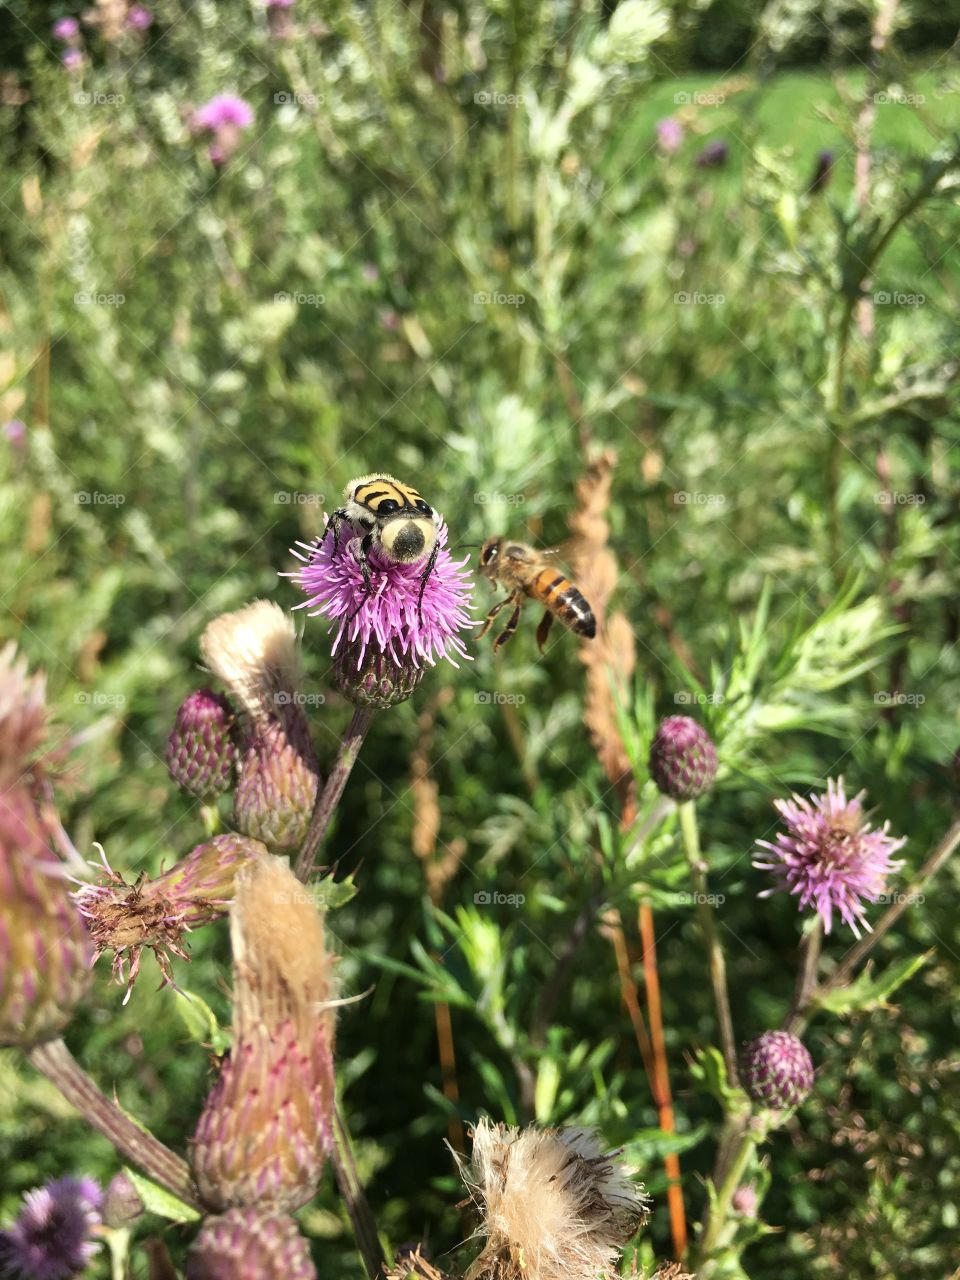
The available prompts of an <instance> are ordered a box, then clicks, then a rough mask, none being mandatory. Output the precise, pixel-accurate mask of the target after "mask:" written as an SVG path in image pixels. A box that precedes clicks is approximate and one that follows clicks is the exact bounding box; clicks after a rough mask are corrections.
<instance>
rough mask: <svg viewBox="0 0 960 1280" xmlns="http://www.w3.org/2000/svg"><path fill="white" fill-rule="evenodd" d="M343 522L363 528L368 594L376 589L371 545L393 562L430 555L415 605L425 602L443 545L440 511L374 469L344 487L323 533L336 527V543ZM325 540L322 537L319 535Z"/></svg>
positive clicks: (361, 559)
mask: <svg viewBox="0 0 960 1280" xmlns="http://www.w3.org/2000/svg"><path fill="white" fill-rule="evenodd" d="M344 524H349V525H352V526H353V527H354V528H355V529H360V530H362V531H363V537H362V538H361V539H360V548H359V551H358V553H357V560H358V563H359V565H360V572H361V573H362V574H363V582H364V586H365V588H366V593H367V595H370V593H371V591H372V590H373V584H372V582H371V579H370V561H369V555H370V552H371V550H372V549H373V548H374V547H376V548H377V550H378V551H379V552H380V553H381V554H382V555H383V556H385V557H386V558H387V559H388V560H392V561H393V562H394V564H416V563H417V562H418V561H420V560H426V565H425V566H424V570H423V573H421V575H420V596H419V599H418V601H417V608H418V609H421V608H422V606H423V591H424V588H425V586H426V585H427V579H428V578H429V577H430V574H431V573H432V572H433V567H434V565H435V564H436V563H437V553H438V552H439V550H440V543H439V541H438V532H439V529H440V514H439V512H437V511H434V509H433V508H432V507H431V506H429V505H428V504H427V503H426V502H424V500H423V498H421V496H420V494H419V493H418V492H417V491H416V489H413V488H411V487H410V485H408V484H403V483H402V481H400V480H395V479H394V478H393V476H388V475H384V474H382V473H381V472H374V474H373V475H369V476H358V477H357V479H356V480H351V481H350V483H349V484H348V485H347V487H346V488H345V489H344V491H343V502H342V505H341V506H339V507H338V508H337V510H336V511H334V513H333V514H332V515H331V517H330V519H329V520H328V521H327V527H326V529H324V531H323V536H324V538H325V537H326V536H327V534H328V533H329V532H330V530H331V529H333V549H334V552H336V550H337V547H338V546H339V544H340V532H341V529H342V528H343V526H344ZM321 541H322V539H321Z"/></svg>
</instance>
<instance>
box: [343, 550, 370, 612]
mask: <svg viewBox="0 0 960 1280" xmlns="http://www.w3.org/2000/svg"><path fill="white" fill-rule="evenodd" d="M372 546H373V534H372V533H367V534H364V536H363V537H362V538H361V540H360V547H359V549H358V551H357V564H359V566H360V572H361V573H362V574H363V587H364V592H363V599H362V600H361V601H360V603H359V604H358V605H357V607H356V608H355V609H354V611H353V613H351V614H350V617H349V618H347V621H348V622H352V621H353V619H354V618H355V617H356V616H357V614H358V613H359V612H360V610H361V609H362V608H363V606H364V604H365V603H366V601H367V597H368V596H369V595H370V594H371V592H372V591H373V582H372V581H371V579H370V561H369V560H368V559H367V555H368V553H369V551H370V548H371V547H372Z"/></svg>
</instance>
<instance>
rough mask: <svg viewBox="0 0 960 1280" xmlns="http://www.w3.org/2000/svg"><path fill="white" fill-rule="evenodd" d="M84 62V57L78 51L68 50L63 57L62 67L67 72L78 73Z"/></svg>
mask: <svg viewBox="0 0 960 1280" xmlns="http://www.w3.org/2000/svg"><path fill="white" fill-rule="evenodd" d="M84 61H85V59H84V56H83V54H82V53H81V52H80V50H79V49H68V50H67V51H66V53H65V54H64V55H63V65H64V66H65V67H66V69H67V70H68V71H79V69H80V68H81V67H82V66H83V64H84Z"/></svg>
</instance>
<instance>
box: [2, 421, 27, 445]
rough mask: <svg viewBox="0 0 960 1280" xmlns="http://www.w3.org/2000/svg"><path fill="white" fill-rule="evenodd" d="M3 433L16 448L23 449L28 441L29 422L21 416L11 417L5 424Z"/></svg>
mask: <svg viewBox="0 0 960 1280" xmlns="http://www.w3.org/2000/svg"><path fill="white" fill-rule="evenodd" d="M3 434H4V435H5V436H6V438H7V439H8V440H9V441H10V444H11V445H12V446H13V448H14V449H22V448H23V446H24V445H25V444H26V443H27V424H26V423H25V422H23V421H22V420H21V419H20V418H11V419H10V421H9V422H5V423H4V424H3Z"/></svg>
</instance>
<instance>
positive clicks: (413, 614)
mask: <svg viewBox="0 0 960 1280" xmlns="http://www.w3.org/2000/svg"><path fill="white" fill-rule="evenodd" d="M358 541H359V539H358V538H356V537H354V538H347V537H342V538H341V541H340V546H339V548H338V549H337V551H336V552H334V549H333V536H332V534H331V535H329V536H327V537H324V538H321V539H319V540H317V541H315V542H313V543H306V542H300V543H298V544H297V546H298V547H300V548H301V550H300V551H294V552H293V554H294V555H295V556H296V557H297V558H298V559H299V560H302V561H303V562H304V564H303V568H302V569H297V570H295V571H294V572H293V573H290V574H287V575H285V576H287V577H290V578H293V580H294V582H295V583H296V584H297V586H298V587H299V588H300V589H301V591H303V592H304V594H305V595H306V596H307V597H308V599H307V600H305V601H304V603H303V604H300V605H297V606H296V608H298V609H309V611H310V612H309V615H308V616H309V617H316V615H317V614H323V615H325V616H326V617H328V618H330V619H332V620H333V621H334V622H336V623H337V624H338V625H337V635H336V639H335V640H334V642H333V649H332V652H333V654H334V655H335V654H336V653H337V650H338V649H339V648H340V646H341V644H343V643H344V642H350V643H351V644H356V645H357V646H358V648H359V652H358V664H357V665H358V667H359V665H360V664H361V663H362V662H363V659H364V657H365V655H366V651H367V649H368V647H369V648H374V647H376V648H377V649H379V650H380V651H382V652H383V653H385V654H388V655H389V656H390V658H391V659H392V661H393V662H394V663H395V664H396V665H397V666H398V667H400V666H403V665H404V664H405V663H409V664H412V665H413V666H414V667H415V668H418V669H419V668H420V667H421V666H422V664H423V663H426V664H427V665H429V666H435V665H436V662H437V660H438V659H439V658H446V659H447V661H448V662H450V663H452V664H453V665H454V666H458V665H459V664H458V663H457V662H456V657H461V658H464V657H466V656H467V651H466V646H465V645H464V643H463V640H462V639H461V637H460V632H461V631H465V630H467V629H469V627H470V626H471V625H472V619H471V618H470V615H469V613H468V609H469V605H470V596H471V593H472V587H471V585H470V584H469V582H468V579H469V577H470V575H469V573H468V572H464V565H466V563H467V561H468V560H469V559H470V557H469V556H466V557H465V558H464V559H463V560H461V561H459V562H457V561H454V560H453V558H452V557H451V555H450V553H449V551H447V550H446V549H445V548H446V541H447V530H446V526H445V525H443V524H441V526H440V529H439V532H438V541H439V545H440V551H439V554H438V555H437V562H436V564H435V565H434V567H433V571H432V572H431V573H430V575H429V576H428V577H427V578H426V579H425V580H423V579H421V574H422V573H423V569H424V565H423V562H422V561H418V562H416V563H414V564H398V563H396V562H394V561H392V560H387V559H386V558H385V557H383V556H380V555H378V553H377V551H376V548H374V549H373V550H372V551H371V552H370V555H369V561H370V569H371V577H372V581H373V590H372V591H371V592H370V594H369V595H367V593H366V590H365V587H364V582H363V574H362V572H361V570H360V564H359V561H358V560H357V557H356V546H357V543H358ZM421 585H422V586H423V605H422V608H418V601H419V597H420V588H421Z"/></svg>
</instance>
